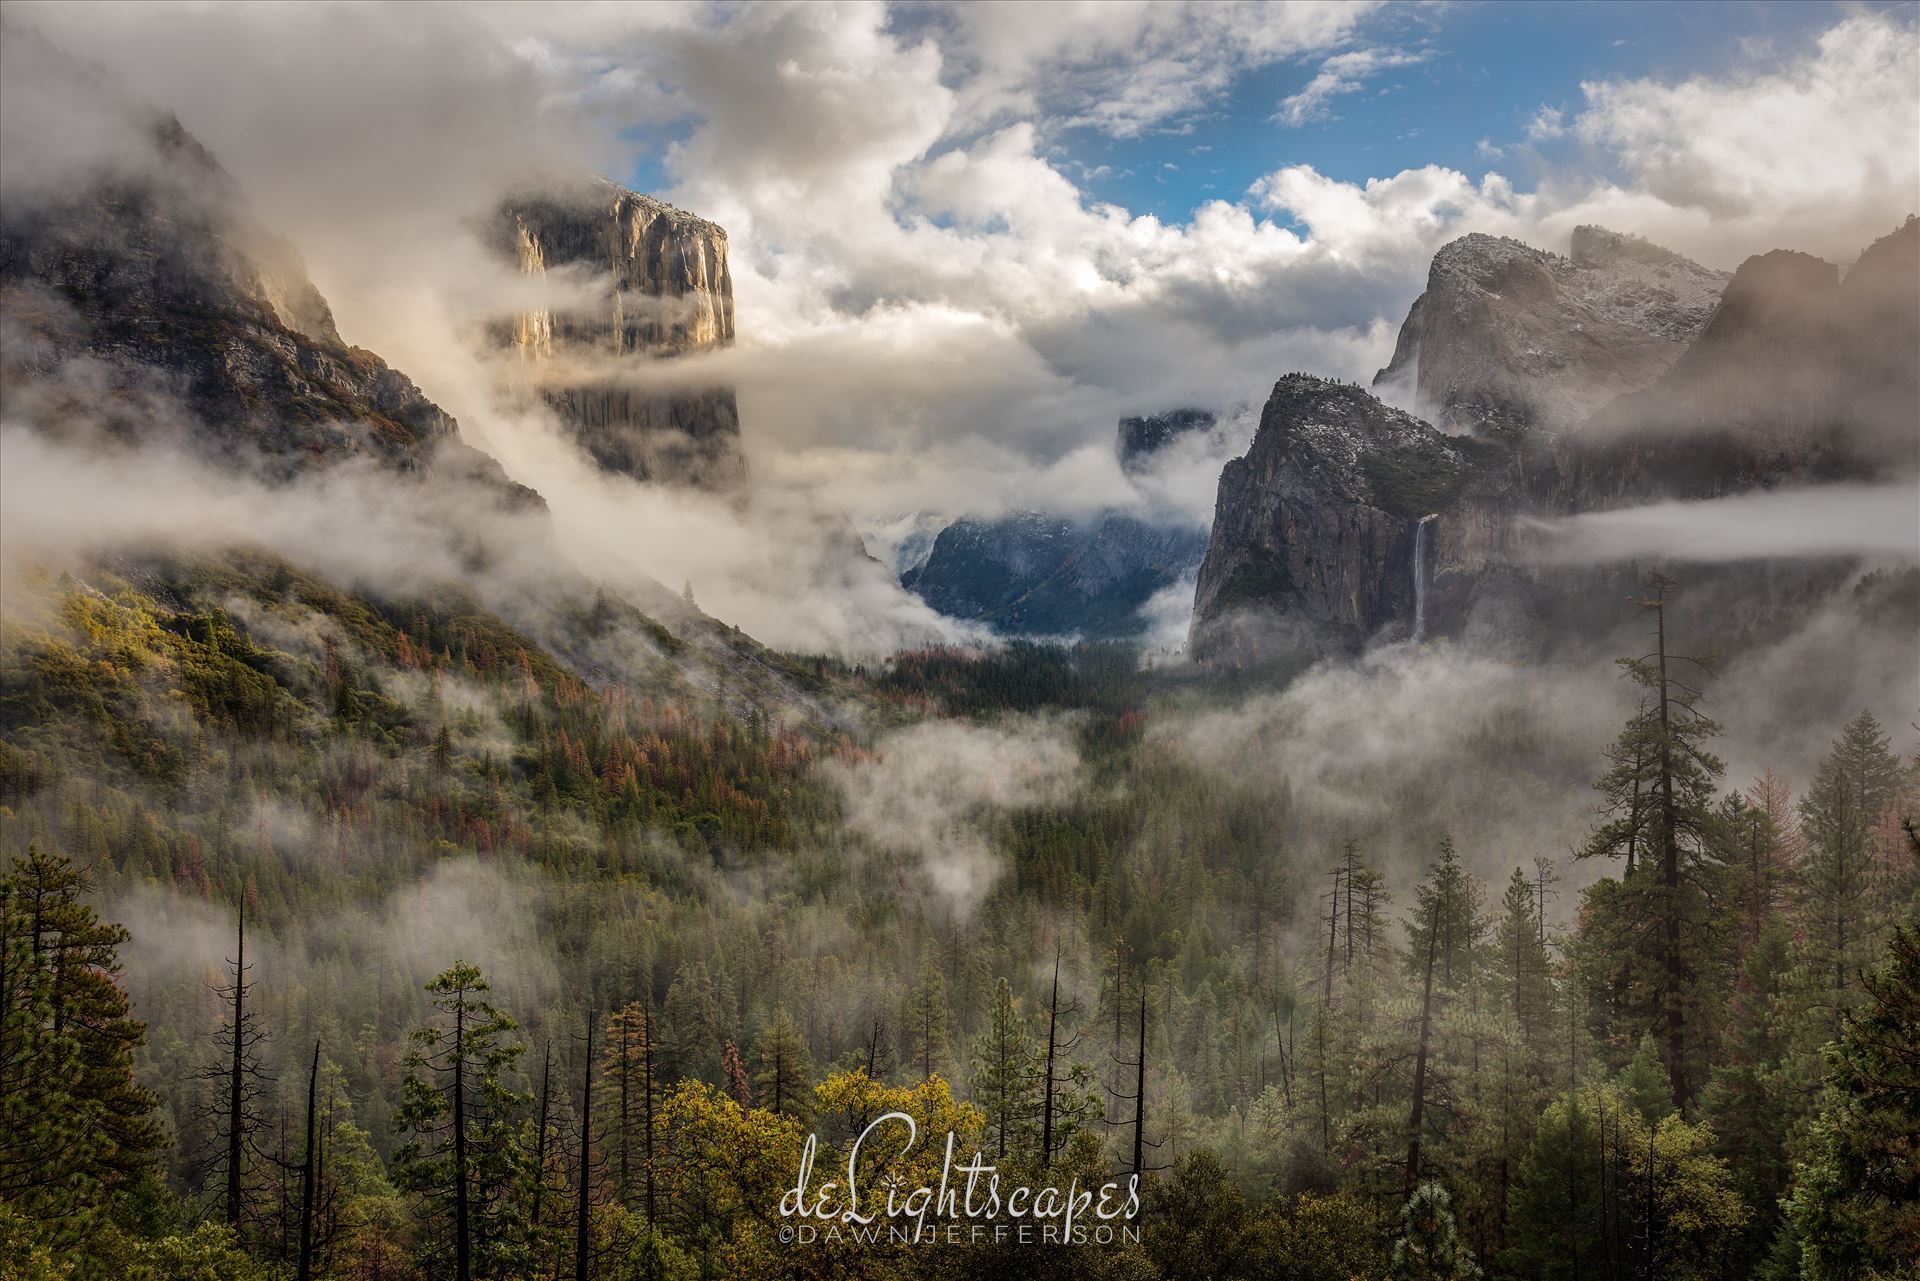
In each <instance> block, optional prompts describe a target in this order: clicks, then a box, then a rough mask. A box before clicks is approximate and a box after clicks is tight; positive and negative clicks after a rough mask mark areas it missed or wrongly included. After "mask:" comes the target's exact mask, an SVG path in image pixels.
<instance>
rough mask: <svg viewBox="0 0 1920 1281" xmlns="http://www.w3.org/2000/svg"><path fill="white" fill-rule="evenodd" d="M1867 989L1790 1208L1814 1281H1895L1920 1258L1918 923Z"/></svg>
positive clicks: (1866, 981) (1903, 928)
mask: <svg viewBox="0 0 1920 1281" xmlns="http://www.w3.org/2000/svg"><path fill="white" fill-rule="evenodd" d="M1863 986H1864V989H1865V993H1866V1000H1865V1003H1864V1004H1863V1005H1862V1006H1861V1007H1860V1008H1859V1009H1857V1010H1854V1011H1852V1012H1850V1013H1848V1014H1847V1016H1846V1018H1845V1023H1844V1027H1843V1030H1842V1033H1841V1036H1840V1039H1839V1041H1838V1042H1837V1043H1835V1044H1834V1045H1833V1046H1831V1047H1830V1049H1829V1051H1828V1057H1827V1076H1826V1092H1825V1094H1824V1095H1823V1096H1822V1098H1821V1103H1820V1113H1819V1117H1818V1120H1817V1121H1816V1122H1815V1125H1814V1129H1813V1144H1812V1157H1811V1159H1810V1160H1809V1161H1808V1162H1807V1163H1806V1164H1805V1165H1804V1166H1802V1167H1801V1168H1800V1169H1799V1170H1798V1171H1797V1172H1796V1173H1797V1178H1796V1181H1795V1186H1794V1190H1793V1194H1792V1196H1791V1198H1790V1199H1789V1201H1788V1203H1787V1207H1786V1213H1787V1218H1788V1221H1789V1224H1790V1226H1791V1227H1792V1229H1793V1238H1794V1241H1795V1243H1796V1244H1797V1247H1798V1250H1799V1253H1800V1271H1799V1275H1800V1276H1802V1277H1804V1278H1806V1281H1843V1279H1845V1281H1852V1279H1853V1278H1868V1279H1878V1278H1884V1279H1886V1281H1893V1279H1894V1278H1905V1277H1911V1276H1912V1275H1913V1267H1914V1261H1915V1259H1917V1258H1920V919H1913V920H1910V921H1909V922H1908V923H1906V924H1903V925H1899V926H1896V927H1895V928H1894V930H1893V934H1892V937H1891V938H1890V939H1889V941H1888V944H1887V952H1886V961H1885V963H1884V964H1882V965H1881V966H1880V967H1879V968H1878V969H1877V970H1874V971H1871V972H1869V973H1868V974H1866V975H1865V976H1863Z"/></svg>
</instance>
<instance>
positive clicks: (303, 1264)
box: [298, 1041, 320, 1281]
mask: <svg viewBox="0 0 1920 1281" xmlns="http://www.w3.org/2000/svg"><path fill="white" fill-rule="evenodd" d="M319 1100H320V1042H318V1041H315V1042H314V1043H313V1067H312V1068H311V1069H309V1071H308V1072H307V1154H306V1156H305V1157H304V1158H302V1160H301V1163H300V1270H299V1273H298V1277H299V1281H312V1277H313V1192H314V1187H313V1182H314V1164H313V1120H314V1112H315V1110H316V1108H317V1107H318V1105H319Z"/></svg>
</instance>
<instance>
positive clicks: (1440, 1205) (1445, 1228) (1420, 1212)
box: [1387, 1183, 1480, 1281]
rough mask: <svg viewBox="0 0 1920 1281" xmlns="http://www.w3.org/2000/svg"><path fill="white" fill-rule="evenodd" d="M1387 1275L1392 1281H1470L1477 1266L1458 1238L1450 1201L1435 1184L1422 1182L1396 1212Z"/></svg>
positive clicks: (1478, 1268)
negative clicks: (1396, 1231)
mask: <svg viewBox="0 0 1920 1281" xmlns="http://www.w3.org/2000/svg"><path fill="white" fill-rule="evenodd" d="M1387 1275H1388V1276H1390V1277H1392V1278H1394V1281H1473V1278H1476V1277H1478V1276H1480V1265H1479V1264H1477V1263H1475V1262H1474V1261H1473V1255H1472V1254H1471V1253H1470V1252H1469V1251H1468V1250H1467V1247H1466V1245H1465V1243H1464V1242H1462V1241H1461V1240H1460V1233H1459V1231H1458V1229H1457V1228H1456V1227H1455V1226H1454V1222H1453V1202H1452V1198H1451V1197H1449V1196H1448V1195H1447V1190H1446V1189H1445V1188H1443V1187H1441V1186H1440V1185H1439V1184H1438V1183H1422V1184H1421V1185H1420V1186H1419V1187H1417V1188H1415V1189H1414V1190H1413V1195H1412V1196H1410V1197H1408V1198H1407V1204H1406V1205H1405V1207H1403V1208H1402V1209H1401V1211H1400V1236H1399V1238H1398V1239H1397V1240H1396V1241H1395V1242H1394V1243H1393V1261H1392V1263H1391V1265H1390V1266H1389V1267H1388V1270H1387Z"/></svg>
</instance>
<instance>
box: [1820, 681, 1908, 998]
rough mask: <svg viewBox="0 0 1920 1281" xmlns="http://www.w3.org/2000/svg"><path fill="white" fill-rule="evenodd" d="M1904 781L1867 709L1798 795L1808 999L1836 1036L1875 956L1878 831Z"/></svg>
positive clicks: (1850, 726)
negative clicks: (1861, 973)
mask: <svg viewBox="0 0 1920 1281" xmlns="http://www.w3.org/2000/svg"><path fill="white" fill-rule="evenodd" d="M1899 784H1900V762H1899V759H1898V758H1897V757H1895V756H1894V754H1893V752H1892V751H1891V750H1890V748H1889V746H1888V740H1887V736H1886V735H1885V734H1883V733H1882V732H1881V730H1880V723H1879V722H1878V721H1876V720H1874V718H1873V717H1872V716H1870V715H1868V714H1867V713H1865V712H1862V713H1860V715H1858V716H1856V717H1854V719H1853V720H1851V721H1849V722H1848V723H1847V726H1846V728H1845V729H1844V730H1842V731H1841V733H1840V737H1839V738H1837V739H1835V740H1834V743H1833V748H1832V750H1831V751H1830V752H1829V753H1828V754H1827V756H1826V758H1825V759H1824V760H1822V761H1821V762H1820V765H1819V767H1818V769H1816V770H1815V771H1814V776H1813V782H1812V783H1811V784H1810V785H1809V786H1808V788H1807V793H1806V795H1805V796H1804V797H1802V798H1801V801H1800V820H1801V829H1802V831H1803V832H1804V833H1805V834H1806V840H1807V856H1806V858H1805V860H1804V861H1803V862H1802V863H1801V865H1800V871H1799V877H1798V882H1799V884H1798V899H1799V904H1798V907H1799V912H1798V916H1799V921H1800V927H1801V931H1802V934H1803V936H1804V938H1805V956H1804V961H1805V964H1806V967H1807V970H1808V974H1807V981H1808V984H1809V985H1810V986H1812V985H1817V990H1818V992H1819V995H1818V996H1817V997H1812V996H1811V994H1810V1003H1811V1004H1812V1005H1813V1006H1814V1008H1815V1009H1816V1010H1817V1011H1818V1012H1819V1013H1820V1014H1822V1015H1824V1023H1825V1028H1826V1034H1827V1035H1828V1036H1833V1035H1838V1033H1839V1029H1840V1017H1841V1014H1842V1013H1843V1012H1844V1011H1845V1010H1846V1009H1848V1008H1849V1007H1850V1006H1851V1005H1852V1004H1853V1003H1854V1001H1855V1000H1857V999H1858V996H1859V985H1858V984H1857V983H1856V982H1855V981H1854V975H1855V974H1856V972H1857V971H1858V970H1859V969H1860V967H1861V966H1862V965H1865V964H1866V963H1867V962H1868V961H1869V960H1870V959H1871V958H1872V957H1873V955H1874V951H1875V948H1876V947H1877V942H1878V940H1877V934H1878V930H1876V928H1875V926H1876V922H1874V921H1873V920H1872V919H1871V915H1870V913H1869V911H1868V908H1869V906H1870V900H1869V894H1870V891H1871V889H1872V884H1873V862H1874V860H1873V831H1874V826H1875V823H1876V822H1877V820H1878V819H1879V817H1880V813H1881V811H1882V810H1883V809H1884V808H1885V807H1886V805H1887V803H1888V802H1889V801H1890V800H1892V799H1893V796H1894V794H1895V791H1896V790H1897V788H1898V787H1899Z"/></svg>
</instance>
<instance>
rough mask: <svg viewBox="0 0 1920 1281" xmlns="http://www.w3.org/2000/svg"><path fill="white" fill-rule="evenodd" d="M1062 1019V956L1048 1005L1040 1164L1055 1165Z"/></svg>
mask: <svg viewBox="0 0 1920 1281" xmlns="http://www.w3.org/2000/svg"><path fill="white" fill-rule="evenodd" d="M1059 1019H1060V956H1059V953H1057V952H1056V953H1055V954H1054V958H1053V995H1052V996H1051V997H1050V998H1049V1000H1048V1003H1047V1083H1046V1089H1045V1090H1044V1092H1043V1093H1042V1096H1041V1113H1040V1164H1041V1166H1042V1167H1045V1166H1048V1165H1051V1164H1052V1163H1053V1047H1054V1044H1055V1038H1054V1030H1055V1027H1056V1025H1057V1024H1058V1022H1059Z"/></svg>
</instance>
